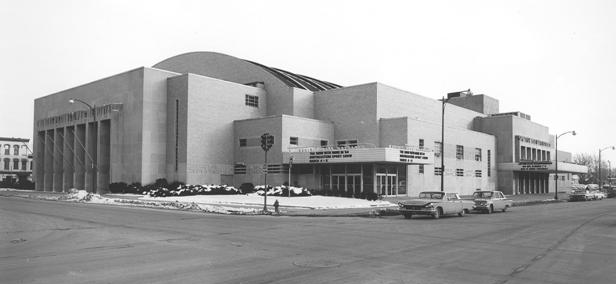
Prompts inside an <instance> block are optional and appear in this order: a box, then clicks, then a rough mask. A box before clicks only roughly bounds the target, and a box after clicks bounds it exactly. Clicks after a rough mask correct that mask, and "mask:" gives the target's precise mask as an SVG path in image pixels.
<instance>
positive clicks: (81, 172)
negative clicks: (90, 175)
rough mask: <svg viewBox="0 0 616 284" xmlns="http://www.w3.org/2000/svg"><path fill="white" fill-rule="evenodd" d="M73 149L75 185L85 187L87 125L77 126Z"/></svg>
mask: <svg viewBox="0 0 616 284" xmlns="http://www.w3.org/2000/svg"><path fill="white" fill-rule="evenodd" d="M74 130H75V133H74V135H73V136H74V138H75V140H74V141H73V145H74V146H75V147H74V148H73V150H74V151H75V162H74V165H75V174H74V175H73V186H74V187H75V188H76V189H85V186H86V184H85V171H86V160H87V159H88V158H87V157H86V148H85V143H86V125H85V124H79V125H76V126H75V129H74Z"/></svg>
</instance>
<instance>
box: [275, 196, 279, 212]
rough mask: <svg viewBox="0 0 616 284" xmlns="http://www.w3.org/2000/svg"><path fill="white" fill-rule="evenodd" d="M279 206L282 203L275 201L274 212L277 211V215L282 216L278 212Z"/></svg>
mask: <svg viewBox="0 0 616 284" xmlns="http://www.w3.org/2000/svg"><path fill="white" fill-rule="evenodd" d="M278 206H280V203H278V199H276V201H274V210H275V211H276V214H280V212H279V211H278Z"/></svg>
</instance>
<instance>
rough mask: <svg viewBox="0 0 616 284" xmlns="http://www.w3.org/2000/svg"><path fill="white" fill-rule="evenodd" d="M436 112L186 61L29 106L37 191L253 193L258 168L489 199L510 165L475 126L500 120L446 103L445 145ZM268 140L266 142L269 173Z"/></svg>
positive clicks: (399, 97) (334, 188)
mask: <svg viewBox="0 0 616 284" xmlns="http://www.w3.org/2000/svg"><path fill="white" fill-rule="evenodd" d="M69 102H73V104H71V103H69ZM441 110H442V103H441V102H439V101H437V100H434V99H430V98H427V97H424V96H421V95H418V94H414V93H411V92H408V91H404V90H400V89H397V88H394V87H391V86H387V85H385V84H382V83H368V84H361V85H355V86H347V87H343V86H341V85H338V84H334V83H331V82H327V81H323V80H318V79H314V78H313V77H309V76H304V75H300V74H296V73H292V72H289V71H285V70H282V69H278V68H272V67H268V66H265V65H263V64H259V63H256V62H252V61H248V60H243V59H239V58H235V57H232V56H228V55H224V54H219V53H213V52H194V53H187V54H182V55H178V56H175V57H172V58H169V59H166V60H164V61H162V62H160V63H158V64H156V65H154V67H153V68H145V67H142V68H137V69H134V70H130V71H127V72H124V73H121V74H117V75H114V76H111V77H108V78H104V79H100V80H98V81H95V82H92V83H88V84H85V85H82V86H77V87H74V88H71V89H68V90H65V91H61V92H58V93H55V94H51V95H48V96H45V97H42V98H38V99H36V100H35V111H34V114H35V117H34V121H35V130H34V147H35V177H36V178H35V179H36V188H37V190H46V191H52V190H53V191H63V190H66V189H68V188H71V187H77V188H85V189H86V190H88V191H97V192H104V191H106V190H107V189H108V187H109V184H110V183H112V182H127V183H131V182H140V183H142V184H148V183H152V182H154V181H155V180H156V179H157V178H166V179H167V180H168V181H181V182H185V183H190V184H211V183H214V184H231V185H235V186H239V185H241V184H243V183H252V184H255V185H256V184H262V183H263V182H264V175H263V173H264V170H265V171H267V173H268V177H267V178H268V183H269V184H282V183H284V182H287V181H288V179H289V174H290V179H291V181H290V182H291V184H298V185H301V186H306V187H309V188H310V189H313V190H317V191H324V192H332V193H333V194H341V195H349V196H357V195H362V194H366V193H377V194H381V195H387V196H392V195H393V196H396V195H416V194H417V193H418V192H420V191H423V190H438V189H439V188H440V182H441V177H443V178H444V184H445V188H446V190H448V191H455V192H457V193H460V194H470V193H472V192H473V191H474V190H476V189H495V188H496V187H497V184H498V185H500V184H501V183H500V182H499V178H500V173H501V168H500V163H505V162H506V161H505V160H499V158H497V157H498V156H499V155H500V154H499V153H498V151H499V149H500V146H499V145H498V143H499V141H501V139H500V138H499V137H498V135H499V133H496V132H495V131H492V130H491V128H490V127H484V126H483V124H482V123H481V121H483V120H485V121H492V119H493V117H498V116H497V115H496V114H497V113H498V101H497V100H495V99H493V98H490V97H487V96H468V94H467V95H465V96H464V97H462V96H460V95H459V94H458V95H455V94H453V95H451V96H450V98H449V99H448V103H447V104H446V108H445V111H446V114H445V122H444V123H445V125H444V127H445V131H444V133H445V134H444V137H445V144H444V145H443V143H442V141H441ZM516 131H517V130H513V129H512V130H511V133H510V134H507V135H509V136H511V135H513V134H512V133H518V132H516ZM545 131H546V133H545V135H547V136H549V135H548V134H547V128H545ZM264 133H269V134H270V135H272V136H273V137H274V145H273V147H272V148H271V149H270V150H269V151H268V152H267V163H266V165H264V164H265V152H264V151H263V150H262V149H261V144H260V137H261V136H262V135H263V134H264ZM520 133H521V134H519V135H523V131H522V132H520ZM543 134H544V133H542V134H541V135H543ZM516 135H518V134H516ZM525 137H527V136H525ZM541 137H542V138H541V139H544V140H545V141H550V138H549V137H543V136H541ZM512 139H513V138H512ZM544 140H542V141H544ZM512 141H513V140H512ZM512 143H513V142H512ZM531 152H532V151H531ZM535 155H536V152H535ZM442 159H444V164H445V170H444V171H443V169H442V168H441V166H440V165H441V161H442ZM291 164H292V166H291V167H290V165H291ZM289 169H291V171H290V172H289ZM442 175H443V176H442ZM503 184H507V183H506V182H503Z"/></svg>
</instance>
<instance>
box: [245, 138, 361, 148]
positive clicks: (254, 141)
mask: <svg viewBox="0 0 616 284" xmlns="http://www.w3.org/2000/svg"><path fill="white" fill-rule="evenodd" d="M260 139H261V138H260V137H251V138H240V140H239V143H240V147H257V146H260V145H261V140H260ZM300 141H301V142H302V143H300ZM339 142H340V141H339ZM300 144H301V145H300ZM328 144H329V142H328V140H318V139H317V140H315V139H308V138H306V139H304V138H302V139H301V140H300V138H299V137H297V136H291V137H289V145H294V146H306V147H316V146H321V147H327V145H328ZM355 144H356V143H355ZM338 146H340V144H338Z"/></svg>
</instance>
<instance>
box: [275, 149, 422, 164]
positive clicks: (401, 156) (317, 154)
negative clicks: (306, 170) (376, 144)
mask: <svg viewBox="0 0 616 284" xmlns="http://www.w3.org/2000/svg"><path fill="white" fill-rule="evenodd" d="M291 156H292V157H293V163H295V164H330V163H367V162H393V163H403V164H416V165H425V164H433V163H434V152H431V151H421V150H410V149H397V148H352V147H348V148H347V147H337V148H333V147H332V148H312V149H302V150H301V151H293V152H284V153H283V160H288V159H289V157H291Z"/></svg>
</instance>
